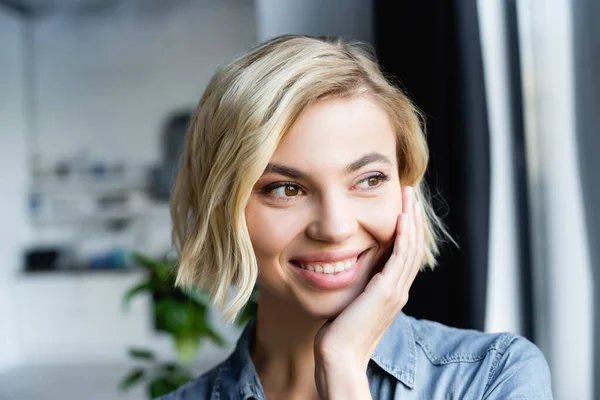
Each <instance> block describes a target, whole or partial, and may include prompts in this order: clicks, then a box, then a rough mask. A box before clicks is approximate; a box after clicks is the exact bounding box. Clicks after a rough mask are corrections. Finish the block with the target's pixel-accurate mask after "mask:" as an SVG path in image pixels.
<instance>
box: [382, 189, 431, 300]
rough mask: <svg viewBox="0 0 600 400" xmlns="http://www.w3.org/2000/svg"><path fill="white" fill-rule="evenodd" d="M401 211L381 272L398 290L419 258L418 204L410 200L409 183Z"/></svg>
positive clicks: (421, 247) (421, 234)
mask: <svg viewBox="0 0 600 400" xmlns="http://www.w3.org/2000/svg"><path fill="white" fill-rule="evenodd" d="M402 209H403V212H402V214H401V215H400V216H399V217H398V221H397V225H396V239H395V243H394V249H393V251H392V255H391V257H390V259H389V260H388V262H387V263H386V265H385V267H384V269H383V271H382V275H384V276H386V277H387V278H386V279H385V280H389V282H390V283H392V286H393V287H395V288H396V289H395V290H397V291H399V292H406V293H408V290H409V289H410V286H411V285H412V283H413V281H414V279H415V277H416V275H417V273H418V272H419V268H420V267H421V264H422V262H423V252H424V243H423V237H424V228H423V214H422V210H421V205H420V204H419V203H418V202H416V201H415V200H414V190H413V188H412V187H405V188H404V190H403V201H402Z"/></svg>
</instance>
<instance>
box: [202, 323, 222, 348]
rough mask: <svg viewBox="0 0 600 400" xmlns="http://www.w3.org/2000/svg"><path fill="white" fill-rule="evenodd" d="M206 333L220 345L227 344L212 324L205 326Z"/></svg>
mask: <svg viewBox="0 0 600 400" xmlns="http://www.w3.org/2000/svg"><path fill="white" fill-rule="evenodd" d="M205 333H206V335H207V336H208V337H209V338H210V339H211V340H212V341H213V342H215V343H216V344H218V345H219V346H224V345H225V339H223V337H222V336H221V335H219V334H218V333H217V331H216V330H215V329H213V327H212V326H210V325H209V324H208V323H207V324H206V326H205Z"/></svg>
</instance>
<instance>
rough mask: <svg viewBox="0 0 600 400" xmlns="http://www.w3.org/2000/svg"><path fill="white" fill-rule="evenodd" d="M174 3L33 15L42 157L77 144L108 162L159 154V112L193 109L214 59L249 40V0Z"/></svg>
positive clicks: (52, 157)
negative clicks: (139, 9) (90, 13)
mask: <svg viewBox="0 0 600 400" xmlns="http://www.w3.org/2000/svg"><path fill="white" fill-rule="evenodd" d="M138 3H139V4H140V6H143V4H144V3H143V2H138ZM174 4H175V6H172V7H167V6H166V3H165V7H164V8H165V9H164V10H158V11H157V12H155V13H153V12H150V11H146V12H144V13H140V12H135V10H131V9H125V8H123V9H122V10H121V9H119V10H120V11H117V12H115V13H110V14H106V15H102V14H101V15H100V16H89V17H85V16H78V17H74V16H70V15H62V14H59V15H56V16H51V17H48V18H46V19H42V20H40V21H39V23H36V25H35V28H34V29H35V30H34V45H35V56H36V60H35V67H36V69H35V79H36V100H37V109H38V117H37V121H36V126H37V132H38V137H39V141H38V142H37V149H38V150H39V152H40V153H41V156H42V162H44V163H52V162H54V161H56V160H57V159H60V158H64V157H72V156H73V154H74V153H76V152H78V151H82V150H83V151H85V152H86V153H87V154H88V156H89V157H92V158H101V159H104V160H106V161H118V160H120V161H127V162H128V163H133V164H151V163H153V162H155V161H157V160H158V157H159V156H160V154H161V153H160V148H159V147H160V143H161V142H160V140H159V135H160V133H161V128H162V124H163V121H164V118H165V117H166V116H167V115H168V114H169V113H170V112H171V111H173V110H175V109H178V108H181V107H187V108H193V107H194V106H195V105H196V104H197V102H198V100H199V98H200V96H201V94H202V92H203V90H204V87H205V86H206V84H207V83H208V80H209V79H210V77H211V76H212V74H213V72H214V71H215V69H216V68H217V66H218V65H220V64H222V63H223V62H226V61H228V60H229V59H230V58H232V57H233V56H234V55H236V54H237V53H240V52H243V51H245V50H247V49H248V48H249V47H250V46H252V45H253V44H255V42H256V23H255V21H254V16H255V11H254V4H253V2H252V1H251V0H219V1H210V0H203V1H181V2H174Z"/></svg>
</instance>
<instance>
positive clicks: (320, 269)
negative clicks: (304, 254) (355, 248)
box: [298, 257, 357, 275]
mask: <svg viewBox="0 0 600 400" xmlns="http://www.w3.org/2000/svg"><path fill="white" fill-rule="evenodd" d="M356 261H357V257H354V258H351V259H349V260H346V261H337V262H335V263H323V264H298V265H299V266H300V267H302V268H303V269H307V270H309V271H311V272H316V273H319V274H330V275H332V274H337V273H339V272H343V271H346V270H348V269H350V268H352V267H353V266H354V264H356Z"/></svg>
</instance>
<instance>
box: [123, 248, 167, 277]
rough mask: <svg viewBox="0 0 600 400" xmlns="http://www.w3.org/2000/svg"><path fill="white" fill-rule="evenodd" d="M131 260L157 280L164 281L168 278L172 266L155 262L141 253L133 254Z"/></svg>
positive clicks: (162, 262)
mask: <svg viewBox="0 0 600 400" xmlns="http://www.w3.org/2000/svg"><path fill="white" fill-rule="evenodd" d="M131 258H132V259H133V261H134V262H135V263H136V264H138V265H139V266H140V267H142V268H145V269H147V270H149V271H151V272H153V273H154V274H155V275H156V276H157V277H158V279H159V280H161V281H166V280H167V279H168V278H169V274H170V273H171V270H172V266H171V265H170V264H169V263H167V262H164V261H159V260H156V259H154V258H152V257H150V256H147V255H144V254H142V253H133V254H132V256H131ZM173 280H174V278H173Z"/></svg>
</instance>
